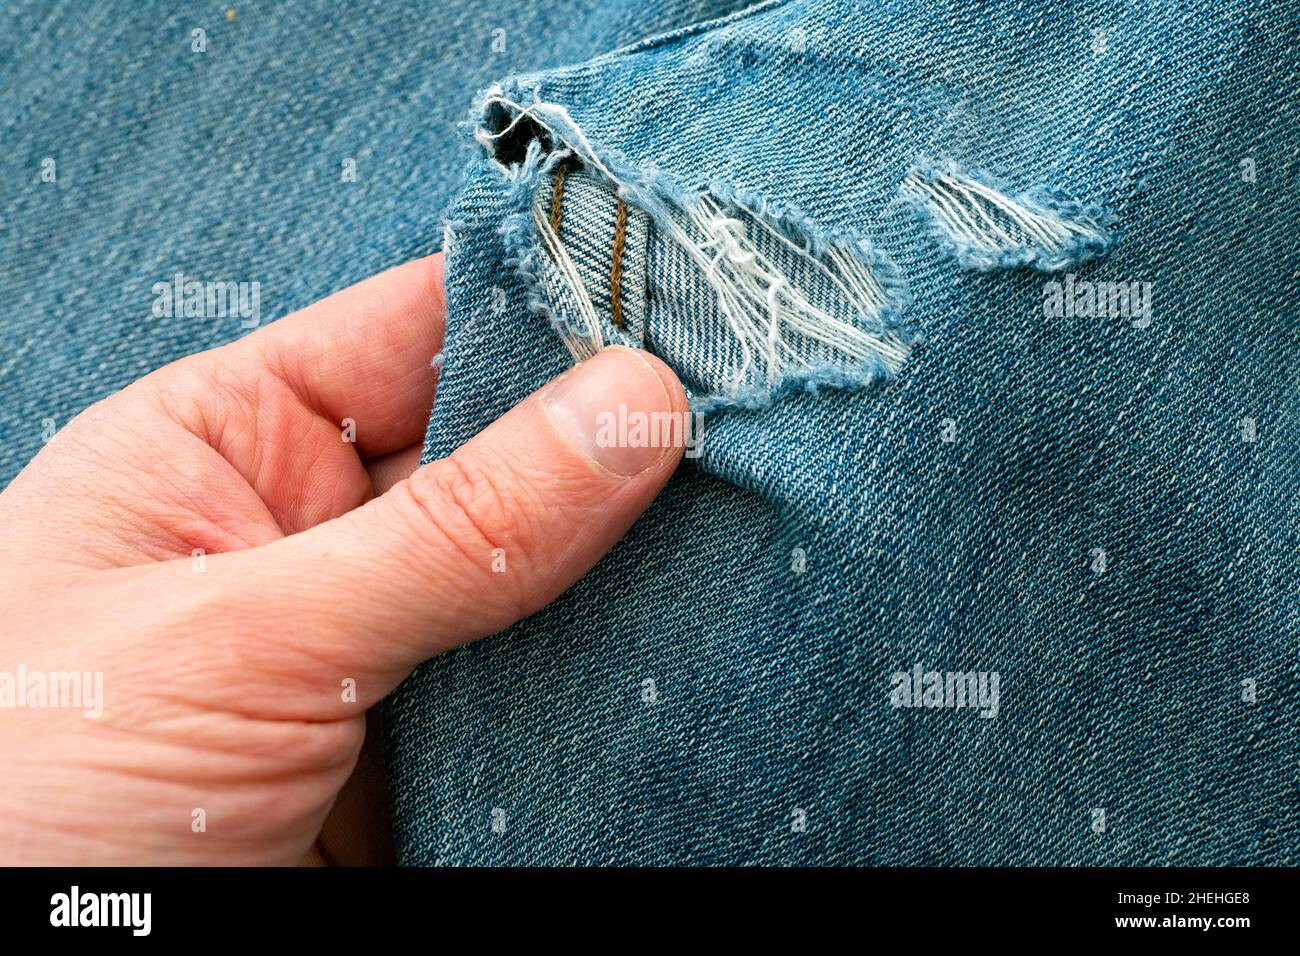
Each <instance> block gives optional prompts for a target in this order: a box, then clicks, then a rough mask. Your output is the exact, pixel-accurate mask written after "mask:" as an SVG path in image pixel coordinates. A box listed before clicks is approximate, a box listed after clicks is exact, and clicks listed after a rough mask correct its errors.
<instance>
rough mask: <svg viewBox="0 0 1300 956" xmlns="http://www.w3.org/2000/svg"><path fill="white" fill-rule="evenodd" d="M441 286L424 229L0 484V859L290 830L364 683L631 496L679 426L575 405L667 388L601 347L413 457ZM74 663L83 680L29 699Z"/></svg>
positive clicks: (232, 841) (121, 852) (57, 858)
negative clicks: (459, 437) (421, 237)
mask: <svg viewBox="0 0 1300 956" xmlns="http://www.w3.org/2000/svg"><path fill="white" fill-rule="evenodd" d="M443 315H444V305H443V294H442V264H441V258H440V257H439V256H434V257H431V258H428V259H423V260H419V261H415V262H411V263H408V264H406V265H403V266H399V267H397V268H395V269H392V270H390V271H388V272H386V273H384V274H382V275H380V276H376V277H374V278H372V279H369V280H367V281H365V282H362V283H360V284H359V285H357V286H354V287H352V288H350V289H346V290H344V291H342V292H340V293H337V294H336V295H332V296H330V297H329V298H327V299H324V300H322V301H321V302H318V303H316V304H315V305H313V306H310V307H309V308H307V309H304V310H303V311H301V312H298V313H295V314H293V315H290V316H288V317H286V318H283V319H281V320H279V321H277V322H274V323H272V324H270V325H268V326H266V327H264V328H262V329H259V330H258V331H256V332H253V333H251V334H249V335H248V336H246V337H245V338H243V339H241V340H239V341H237V342H234V343H232V344H230V345H226V346H223V347H221V348H218V349H213V350H211V351H208V352H204V353H201V354H198V355H193V356H190V357H188V358H185V359H182V360H180V361H178V362H176V363H174V364H172V365H169V366H167V367H165V368H163V369H160V370H158V371H156V372H154V373H152V374H150V375H147V376H145V377H144V378H142V379H141V380H139V381H138V382H135V383H134V384H132V385H131V386H129V387H128V388H126V389H123V390H122V391H121V392H119V393H117V394H115V395H113V396H111V397H109V398H107V399H105V400H104V401H102V402H100V403H98V404H96V405H94V406H92V407H91V408H89V409H87V410H86V411H85V412H83V413H82V414H81V415H79V416H77V417H76V418H75V419H73V420H72V421H71V422H70V423H69V424H68V425H67V426H66V427H65V428H63V429H62V430H61V431H60V432H59V433H58V434H57V435H56V436H55V437H54V438H53V439H52V440H51V441H50V442H49V443H48V444H47V445H46V447H45V448H44V449H43V450H42V451H41V452H40V454H38V455H37V456H36V457H35V458H34V459H33V460H32V462H31V463H30V464H29V465H28V466H27V468H26V469H25V470H24V471H23V472H22V473H21V474H19V475H18V477H17V478H15V479H14V481H13V482H12V483H11V484H10V486H9V487H8V488H7V489H5V491H4V492H3V494H0V528H3V530H4V534H3V535H2V536H0V566H2V567H3V568H4V569H5V570H4V573H3V575H2V576H0V779H3V780H4V786H3V788H0V860H2V861H3V862H7V863H42V864H79V865H87V864H91V865H93V864H111V863H125V864H145V863H150V864H290V863H296V862H298V861H300V860H302V859H303V857H304V854H305V853H306V852H307V851H308V849H309V848H310V847H312V846H313V842H314V841H315V840H316V838H317V834H318V833H319V832H320V831H321V827H322V824H323V822H324V821H325V820H326V816H327V814H329V813H330V809H331V806H333V805H334V803H335V798H336V797H337V795H338V794H339V791H340V788H341V787H343V786H344V783H345V781H347V780H348V778H349V775H350V774H351V773H352V772H353V767H354V765H355V763H356V761H357V755H358V751H359V749H360V748H361V745H362V740H363V737H364V735H365V713H366V710H367V708H370V707H371V706H372V705H374V704H375V703H376V702H378V701H379V700H380V699H381V698H382V697H383V696H384V695H385V694H387V693H388V692H389V691H391V690H392V689H393V688H394V687H396V686H397V684H398V683H399V682H400V681H401V680H402V679H403V678H404V677H405V676H406V675H407V674H408V673H409V672H410V671H411V670H412V668H414V667H415V665H417V664H418V663H420V662H421V661H422V660H424V659H426V658H428V657H431V656H433V655H435V654H437V653H439V652H440V651H442V650H445V649H447V648H449V647H452V646H455V645H457V644H461V643H464V642H466V641H469V640H473V639H475V638H477V637H482V636H484V635H488V634H492V633H494V632H496V631H499V630H501V629H503V628H505V627H507V626H508V625H510V624H511V623H513V622H514V621H516V620H518V619H520V618H521V617H524V616H526V615H528V614H530V613H532V612H533V611H536V610H537V609H539V608H541V607H542V606H544V605H545V604H547V603H548V602H549V601H551V600H552V599H554V598H555V597H556V596H558V595H559V594H560V593H561V592H562V591H564V590H565V589H566V588H567V587H569V585H571V584H572V583H573V582H574V581H575V580H577V579H578V578H579V577H580V576H581V575H582V574H584V573H585V572H586V571H587V570H588V569H589V568H591V567H592V565H594V564H595V563H596V561H597V560H599V558H600V557H601V556H602V555H603V554H604V553H605V552H606V551H607V550H608V549H609V548H610V547H612V546H613V544H614V543H615V542H616V541H617V540H618V539H619V538H620V537H621V536H622V535H623V534H624V532H626V531H627V529H628V528H629V527H630V526H631V524H632V522H633V521H634V520H635V519H636V517H637V516H638V515H639V514H640V513H641V511H642V510H643V509H644V508H645V507H646V506H647V505H648V504H649V502H650V501H651V499H652V498H653V497H654V496H655V494H656V493H657V492H658V491H659V489H660V488H661V487H662V486H663V484H664V483H665V482H666V481H667V479H668V477H669V475H670V474H671V473H672V471H673V469H674V468H675V467H676V464H677V462H678V460H679V458H680V455H681V449H680V448H662V447H641V448H635V447H632V448H629V447H601V446H600V443H598V442H597V441H596V431H597V430H596V420H597V415H598V413H599V412H600V411H602V410H605V411H613V410H614V409H615V408H616V407H617V405H618V404H619V403H625V404H626V405H627V407H628V409H629V410H633V411H635V410H643V411H646V412H677V413H684V412H685V408H686V400H685V396H684V394H683V392H682V389H681V386H680V385H679V384H678V382H677V380H676V378H675V377H674V375H673V374H672V372H671V371H669V370H668V368H667V367H666V366H665V365H664V364H663V363H662V362H660V361H659V360H658V359H655V358H653V357H652V356H650V355H648V354H646V353H643V352H635V351H632V350H628V349H617V348H615V349H607V350H605V351H604V352H602V353H600V354H599V355H597V356H596V357H595V358H593V359H590V360H588V361H587V362H585V363H583V364H582V365H580V366H578V367H577V368H575V369H573V370H572V371H570V372H569V373H567V374H566V375H564V376H561V377H560V378H559V379H557V380H556V381H555V382H552V383H551V384H550V385H548V386H546V387H544V388H543V389H541V390H540V391H539V392H537V393H535V394H534V395H533V396H531V397H530V398H528V399H526V400H525V401H524V402H522V403H521V404H520V405H518V406H517V407H516V408H514V409H513V410H512V411H511V412H509V413H508V414H507V415H505V416H504V417H503V418H502V419H501V420H499V421H498V422H496V423H494V424H493V425H492V426H490V427H489V428H487V429H486V430H485V431H483V432H482V433H481V434H479V435H478V436H476V437H475V438H474V439H473V440H471V441H470V442H468V443H466V444H465V445H464V446H463V447H462V448H460V449H459V450H457V451H456V452H455V453H454V454H453V455H451V456H450V457H449V458H446V459H444V460H441V461H436V462H433V463H431V464H429V465H426V466H424V467H423V468H418V470H417V464H418V460H419V454H420V442H421V439H422V437H423V433H424V429H425V424H426V420H427V417H428V410H429V407H430V403H431V400H432V396H433V390H434V384H435V375H434V372H433V370H432V369H431V367H430V360H431V358H432V357H433V355H434V354H435V353H436V352H437V351H438V350H439V349H440V348H441V341H442V327H443ZM539 334H544V333H539ZM345 420H351V421H352V422H354V423H355V424H354V429H355V432H354V437H355V441H349V440H348V437H349V436H348V430H349V429H348V427H347V426H346V425H345ZM502 559H504V562H503V560H502ZM503 563H504V571H503V572H502V564H503ZM20 667H21V668H25V670H26V674H27V681H26V682H27V683H29V684H30V686H28V687H27V688H25V689H24V688H19V687H17V686H16V684H17V683H18V677H19V669H20ZM6 671H7V672H8V674H9V675H10V688H9V690H10V694H11V699H10V700H9V701H8V702H6V700H5V697H4V690H5V688H4V680H5V673H6ZM72 672H76V673H78V674H79V675H92V676H90V677H88V678H87V679H86V680H85V685H86V686H85V687H84V688H83V690H84V691H85V694H84V696H83V698H82V700H81V701H80V703H81V704H83V705H84V706H79V707H75V708H74V707H70V706H59V707H55V706H49V705H50V704H51V703H53V701H48V700H47V701H46V702H45V704H46V705H45V706H42V705H41V704H39V703H35V698H34V697H33V696H32V695H33V693H34V689H33V688H34V687H35V684H33V683H31V682H32V681H35V682H36V683H39V679H37V678H33V677H32V675H45V676H46V677H48V676H49V675H52V674H70V673H72ZM95 674H101V675H102V696H101V697H100V699H99V701H98V702H97V703H96V702H95V701H94V700H93V697H94V696H95V695H94V693H93V688H94V686H95V684H96V682H97V680H98V679H97V678H94V677H93V675H95ZM65 689H66V688H65ZM18 695H22V696H25V697H26V698H27V700H26V701H25V705H21V704H20V703H19V700H20V697H19V696H18ZM101 706H102V715H101V716H98V717H87V716H86V714H85V711H86V710H92V711H93V710H94V709H95V708H97V707H101Z"/></svg>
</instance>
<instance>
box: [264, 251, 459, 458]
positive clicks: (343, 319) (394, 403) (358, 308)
mask: <svg viewBox="0 0 1300 956" xmlns="http://www.w3.org/2000/svg"><path fill="white" fill-rule="evenodd" d="M442 281H443V280H442V254H441V253H438V254H436V255H432V256H428V257H426V258H424V259H417V260H414V261H412V262H407V263H404V264H403V265H400V266H396V267H395V268H392V269H389V270H388V271H387V272H383V273H380V274H379V275H377V276H373V277H372V278H369V279H366V280H365V281H363V282H360V283H358V284H357V285H354V286H351V287H349V288H347V289H344V290H342V291H341V292H336V293H334V294H333V295H331V296H329V297H328V298H325V299H321V300H320V301H319V302H317V303H315V304H313V305H310V306H308V307H307V308H305V309H302V310H301V311H299V312H295V313H293V314H292V315H288V316H285V317H284V318H283V319H280V320H279V321H277V322H273V323H271V324H270V325H267V326H265V327H264V328H261V329H259V330H258V331H256V332H254V333H253V334H252V335H249V336H248V337H247V338H245V339H244V340H242V341H241V342H240V343H239V345H240V346H241V347H242V348H244V349H246V350H250V351H251V353H252V354H253V355H254V356H255V357H256V360H257V361H258V362H260V363H261V364H262V365H263V366H265V368H266V369H267V370H268V371H270V372H271V373H272V374H274V375H275V376H276V377H277V378H279V379H281V380H283V381H284V382H285V383H286V384H288V386H289V387H290V388H291V389H292V390H293V392H294V393H295V394H296V395H297V396H298V397H299V398H300V399H301V401H302V402H303V404H304V405H305V406H307V408H309V409H311V410H312V411H314V412H315V413H316V414H317V415H319V416H321V417H322V418H324V419H326V420H327V421H329V422H330V423H331V424H332V425H333V427H335V428H343V427H345V426H344V424H343V423H344V420H345V419H347V420H350V421H351V422H352V423H354V425H353V432H354V437H355V440H356V441H355V444H356V449H357V451H358V453H359V454H360V455H361V456H362V457H363V458H370V457H373V456H376V455H385V454H388V453H389V452H393V451H398V450H400V449H402V448H405V447H407V446H408V445H411V444H413V443H415V442H418V441H420V439H421V438H423V437H424V428H425V425H426V424H427V423H428V420H429V407H430V404H431V403H432V401H433V389H434V382H435V379H436V373H435V372H434V369H433V367H432V361H433V357H434V356H435V355H436V354H437V353H438V352H439V351H440V350H441V349H442V336H443V329H444V322H445V319H446V312H447V310H446V301H445V299H444V296H443V287H442Z"/></svg>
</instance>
